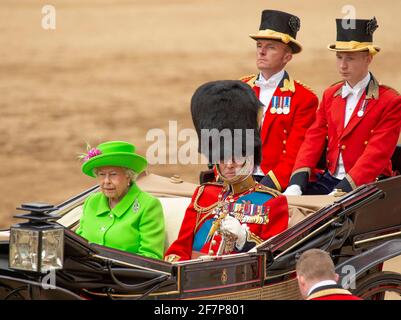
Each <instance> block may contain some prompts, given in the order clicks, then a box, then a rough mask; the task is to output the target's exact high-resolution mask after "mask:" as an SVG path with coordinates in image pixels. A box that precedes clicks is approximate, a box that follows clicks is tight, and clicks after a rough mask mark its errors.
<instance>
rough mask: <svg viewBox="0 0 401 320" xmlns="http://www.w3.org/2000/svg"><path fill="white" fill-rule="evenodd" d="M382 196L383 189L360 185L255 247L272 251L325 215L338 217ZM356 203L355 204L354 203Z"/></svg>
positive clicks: (322, 218) (321, 219)
mask: <svg viewBox="0 0 401 320" xmlns="http://www.w3.org/2000/svg"><path fill="white" fill-rule="evenodd" d="M382 196H383V191H382V190H380V189H378V188H377V187H376V186H375V185H366V186H361V187H359V188H358V189H356V190H355V191H354V192H352V193H350V194H347V195H346V196H344V197H342V198H341V199H340V200H339V201H336V202H334V203H333V204H332V205H328V206H326V207H324V208H322V209H321V210H319V211H318V212H316V213H315V214H312V215H310V216H308V217H306V218H305V219H304V220H302V221H301V222H300V223H298V224H296V225H294V226H293V227H291V228H288V229H287V230H285V231H283V232H282V233H280V234H279V235H277V236H276V237H273V238H272V239H270V240H267V241H266V242H264V243H262V244H261V245H259V246H258V247H257V250H258V251H262V252H263V251H270V252H274V251H276V250H277V249H279V248H280V247H282V246H283V245H285V244H287V243H288V242H289V241H291V240H292V239H294V238H295V237H297V236H300V235H301V234H302V233H304V232H305V231H307V230H308V229H311V226H312V227H313V226H316V225H317V224H318V223H320V222H322V221H323V220H324V219H326V218H327V217H330V216H332V215H333V214H334V213H335V212H337V211H340V212H342V213H341V214H340V215H339V216H338V218H341V217H343V216H344V215H346V214H348V213H349V212H353V211H354V210H355V209H357V208H359V207H360V206H363V205H365V204H366V203H368V202H371V201H372V200H377V199H380V198H381V197H382ZM354 204H356V205H354Z"/></svg>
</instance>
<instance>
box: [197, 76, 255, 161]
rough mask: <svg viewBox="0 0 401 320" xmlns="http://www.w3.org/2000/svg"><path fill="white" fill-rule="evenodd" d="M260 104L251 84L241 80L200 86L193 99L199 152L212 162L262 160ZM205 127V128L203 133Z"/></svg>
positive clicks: (221, 81) (213, 82)
mask: <svg viewBox="0 0 401 320" xmlns="http://www.w3.org/2000/svg"><path fill="white" fill-rule="evenodd" d="M261 106H262V103H261V102H260V101H259V99H258V98H257V97H256V95H255V93H254V91H253V90H252V88H251V87H250V86H248V85H247V84H245V83H243V82H242V81H239V80H220V81H212V82H207V83H205V84H203V85H202V86H200V87H199V88H198V89H197V90H196V91H195V93H194V95H193V96H192V100H191V114H192V120H193V123H194V126H195V129H196V133H197V134H198V139H199V152H200V153H203V154H204V155H205V156H206V157H207V158H208V159H209V163H217V162H218V161H220V160H223V159H225V160H231V158H232V157H246V156H253V157H254V163H255V164H256V165H258V164H260V160H261V145H262V142H261V139H260V133H259V128H258V121H257V117H258V112H259V110H260V107H261ZM202 129H205V130H206V131H204V132H203V136H202ZM213 129H217V130H213ZM225 129H226V130H225ZM247 129H248V130H247ZM249 129H251V130H249ZM208 130H209V131H208ZM211 130H212V131H211ZM227 134H229V135H230V137H231V139H229V138H227ZM228 158H229V159H228Z"/></svg>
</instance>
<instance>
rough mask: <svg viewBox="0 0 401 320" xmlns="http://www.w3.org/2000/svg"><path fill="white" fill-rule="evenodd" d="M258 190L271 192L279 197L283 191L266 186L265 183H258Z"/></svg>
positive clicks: (256, 188) (256, 189)
mask: <svg viewBox="0 0 401 320" xmlns="http://www.w3.org/2000/svg"><path fill="white" fill-rule="evenodd" d="M255 191H256V192H264V193H269V194H270V195H272V196H273V197H274V198H277V197H278V196H281V192H280V191H278V190H275V189H272V188H269V187H266V186H265V185H263V184H260V183H258V184H257V185H256V187H255Z"/></svg>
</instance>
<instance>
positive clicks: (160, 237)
mask: <svg viewBox="0 0 401 320" xmlns="http://www.w3.org/2000/svg"><path fill="white" fill-rule="evenodd" d="M77 234H79V235H80V236H82V237H84V238H85V239H87V240H88V241H89V242H91V243H97V244H100V245H104V246H107V247H112V248H115V249H119V250H124V251H128V252H132V253H136V254H139V255H143V256H146V257H151V258H156V259H162V258H163V253H164V241H165V229H164V215H163V208H162V206H161V204H160V201H159V200H158V199H156V198H154V197H153V196H151V195H150V194H148V193H146V192H143V191H141V190H140V189H139V188H138V186H137V185H136V184H135V183H133V184H132V186H131V187H130V188H129V190H128V192H127V194H126V195H125V196H124V197H123V198H122V199H121V201H120V202H119V203H118V204H117V205H116V206H115V207H114V208H113V209H110V207H109V202H108V198H107V197H106V196H105V195H104V194H103V193H102V192H97V193H94V194H93V195H91V196H90V197H88V198H87V199H86V200H85V203H84V207H83V214H82V217H81V220H80V226H79V228H78V230H77Z"/></svg>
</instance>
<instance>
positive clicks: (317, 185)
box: [285, 18, 401, 195]
mask: <svg viewBox="0 0 401 320" xmlns="http://www.w3.org/2000/svg"><path fill="white" fill-rule="evenodd" d="M350 24H355V28H348V27H349V25H350ZM377 27H378V26H377V22H376V19H375V18H373V19H371V20H362V19H357V20H344V21H343V20H342V19H337V41H336V43H335V44H333V45H330V46H329V49H330V50H332V51H336V57H337V68H338V71H339V73H340V75H341V77H342V81H340V82H339V83H336V84H334V85H332V86H331V87H329V88H328V89H327V90H326V91H325V92H324V94H323V98H322V101H321V104H320V106H319V109H318V111H317V116H316V121H315V122H314V124H313V125H312V126H311V127H310V128H309V130H308V131H307V133H306V137H305V141H304V142H303V144H302V146H301V149H300V150H299V153H298V156H297V159H296V162H295V165H294V171H293V173H292V176H291V179H290V186H289V187H288V188H287V190H286V192H285V194H286V195H300V194H328V193H332V192H334V191H333V190H334V189H341V190H342V191H343V192H349V191H352V190H353V189H355V188H357V187H358V186H360V185H362V184H366V183H370V182H373V181H375V180H376V179H378V178H381V177H390V176H392V175H393V172H392V165H391V156H392V154H393V152H394V150H395V147H396V144H397V140H398V137H399V134H400V129H401V97H400V95H399V94H398V93H397V92H396V91H395V90H393V89H391V88H389V87H387V86H384V85H381V84H379V83H378V81H377V80H376V78H375V77H374V76H373V74H372V73H370V72H369V65H370V63H371V61H372V59H373V55H375V54H376V53H378V52H379V51H380V48H379V47H378V46H376V45H374V44H373V32H374V31H375V29H376V28H377ZM325 149H326V152H327V153H326V161H327V164H326V167H327V170H326V172H325V173H324V174H322V175H318V177H317V181H316V182H313V183H309V184H308V181H309V178H310V174H311V169H312V168H314V167H315V166H316V163H317V162H318V160H319V158H320V157H321V154H322V152H323V151H324V150H325Z"/></svg>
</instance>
